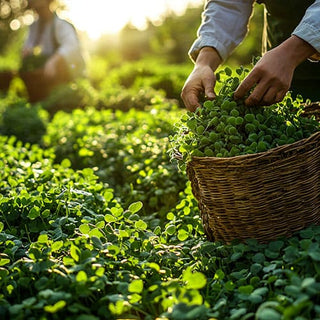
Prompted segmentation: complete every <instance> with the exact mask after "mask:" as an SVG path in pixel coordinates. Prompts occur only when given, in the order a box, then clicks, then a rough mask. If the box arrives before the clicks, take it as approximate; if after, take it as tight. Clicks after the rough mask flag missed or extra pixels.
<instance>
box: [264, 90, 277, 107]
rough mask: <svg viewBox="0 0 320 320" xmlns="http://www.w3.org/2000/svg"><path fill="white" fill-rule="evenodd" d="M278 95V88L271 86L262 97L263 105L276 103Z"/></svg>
mask: <svg viewBox="0 0 320 320" xmlns="http://www.w3.org/2000/svg"><path fill="white" fill-rule="evenodd" d="M276 97H277V88H275V87H271V88H269V89H268V90H267V92H266V93H265V95H264V96H263V97H262V101H261V105H262V106H270V105H272V104H274V103H276Z"/></svg>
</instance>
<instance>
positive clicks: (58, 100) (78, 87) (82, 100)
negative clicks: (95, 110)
mask: <svg viewBox="0 0 320 320" xmlns="http://www.w3.org/2000/svg"><path fill="white" fill-rule="evenodd" d="M98 102H99V95H98V93H97V92H96V90H95V89H94V88H93V87H92V85H91V84H90V82H89V81H88V80H87V79H77V80H75V81H74V82H71V83H68V84H63V85H60V86H58V87H57V88H55V89H54V90H53V91H52V93H51V94H50V95H49V97H47V98H46V99H45V100H44V101H43V102H42V104H43V107H44V108H45V109H46V110H48V112H49V113H50V114H51V115H53V114H54V113H56V112H57V111H59V110H64V111H72V110H73V109H78V108H84V107H86V106H95V105H97V104H98Z"/></svg>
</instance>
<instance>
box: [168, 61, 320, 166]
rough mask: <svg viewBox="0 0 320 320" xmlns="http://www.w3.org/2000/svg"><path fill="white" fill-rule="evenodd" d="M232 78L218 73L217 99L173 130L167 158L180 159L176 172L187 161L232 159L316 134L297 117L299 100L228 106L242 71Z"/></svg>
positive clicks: (314, 125) (314, 126) (312, 123)
mask: <svg viewBox="0 0 320 320" xmlns="http://www.w3.org/2000/svg"><path fill="white" fill-rule="evenodd" d="M236 72H237V75H236V76H232V71H231V69H230V68H228V67H226V68H225V69H224V70H222V71H220V73H219V74H218V81H220V82H221V84H220V85H221V88H220V91H219V93H218V94H217V97H216V98H215V99H214V100H213V101H210V100H208V101H205V102H204V103H203V106H202V107H201V108H198V109H197V110H196V112H194V113H191V112H187V113H186V114H184V115H183V116H182V117H181V118H180V122H178V123H177V124H176V133H175V135H173V136H172V137H171V142H172V149H171V150H170V153H171V156H172V157H176V156H177V155H180V157H181V160H182V161H181V165H182V166H183V165H184V164H185V163H186V162H188V161H189V160H190V159H191V158H192V156H200V157H202V156H209V157H233V156H238V155H244V154H250V153H257V152H264V151H267V150H269V149H272V148H275V147H277V146H280V145H284V144H290V143H293V142H295V141H298V140H301V139H303V138H307V137H309V136H310V135H311V134H312V133H315V132H316V131H319V129H320V125H319V122H318V121H317V120H316V119H315V118H314V117H311V118H307V117H304V116H302V112H303V104H302V102H303V101H302V99H300V98H297V99H296V100H294V101H293V100H292V98H291V97H290V94H288V95H287V96H286V97H285V98H284V100H283V101H281V102H279V103H277V104H274V105H272V106H268V107H247V106H245V105H244V102H243V101H242V100H239V101H234V100H233V92H234V91H235V89H236V88H237V86H238V85H239V83H240V82H241V80H242V77H243V75H244V74H245V73H246V72H245V70H244V69H243V68H239V69H237V70H236ZM222 73H223V74H225V77H222Z"/></svg>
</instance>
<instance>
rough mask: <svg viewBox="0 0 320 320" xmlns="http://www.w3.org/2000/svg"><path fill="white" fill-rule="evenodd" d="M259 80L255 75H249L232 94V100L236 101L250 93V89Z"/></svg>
mask: <svg viewBox="0 0 320 320" xmlns="http://www.w3.org/2000/svg"><path fill="white" fill-rule="evenodd" d="M259 80H260V76H259V75H258V74H257V73H255V72H251V73H249V74H248V75H247V77H246V78H245V79H244V80H243V81H242V82H241V83H240V85H239V86H238V88H237V89H236V91H235V92H234V95H233V97H234V99H235V100H238V99H241V98H243V97H244V96H245V95H246V94H247V93H248V92H249V91H250V89H251V88H252V87H253V86H254V85H255V84H257V83H258V82H259Z"/></svg>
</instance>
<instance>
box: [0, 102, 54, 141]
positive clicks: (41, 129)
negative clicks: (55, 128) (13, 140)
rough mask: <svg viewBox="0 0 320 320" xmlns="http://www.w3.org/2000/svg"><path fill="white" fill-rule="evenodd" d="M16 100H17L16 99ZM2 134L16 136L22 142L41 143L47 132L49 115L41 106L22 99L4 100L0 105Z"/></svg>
mask: <svg viewBox="0 0 320 320" xmlns="http://www.w3.org/2000/svg"><path fill="white" fill-rule="evenodd" d="M15 100H16V99H15ZM0 109H1V111H2V113H1V115H0V133H1V134H2V135H7V136H11V135H12V136H15V137H17V138H18V139H19V140H20V141H22V142H30V143H40V142H41V138H42V136H43V135H44V134H45V132H46V126H47V123H48V114H47V112H46V111H45V110H43V109H42V108H41V107H39V106H31V105H30V104H26V101H25V100H23V99H21V100H19V101H14V100H12V99H11V98H9V97H8V98H7V99H3V100H2V101H1V103H0Z"/></svg>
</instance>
